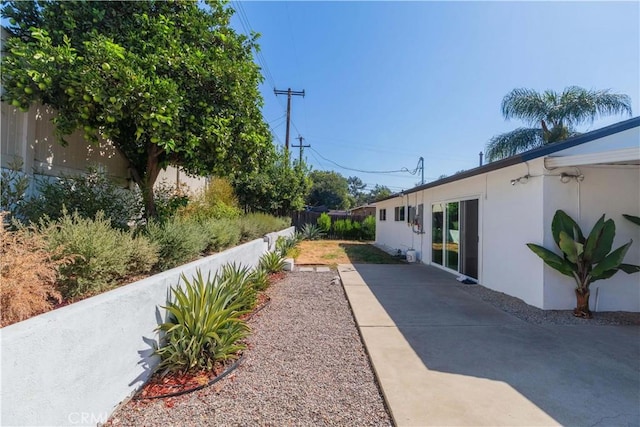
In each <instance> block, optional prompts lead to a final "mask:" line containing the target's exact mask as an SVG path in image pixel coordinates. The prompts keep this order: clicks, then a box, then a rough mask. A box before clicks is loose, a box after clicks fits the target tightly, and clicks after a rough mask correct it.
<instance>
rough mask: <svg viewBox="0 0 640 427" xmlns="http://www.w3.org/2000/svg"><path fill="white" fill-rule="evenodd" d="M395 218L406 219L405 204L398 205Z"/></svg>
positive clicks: (398, 219) (397, 219)
mask: <svg viewBox="0 0 640 427" xmlns="http://www.w3.org/2000/svg"><path fill="white" fill-rule="evenodd" d="M394 219H395V220H396V221H404V206H396V209H395V218H394Z"/></svg>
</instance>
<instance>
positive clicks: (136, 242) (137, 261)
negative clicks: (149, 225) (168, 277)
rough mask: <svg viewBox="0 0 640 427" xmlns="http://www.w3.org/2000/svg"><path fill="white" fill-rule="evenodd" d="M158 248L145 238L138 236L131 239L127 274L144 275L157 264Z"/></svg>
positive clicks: (154, 243)
mask: <svg viewBox="0 0 640 427" xmlns="http://www.w3.org/2000/svg"><path fill="white" fill-rule="evenodd" d="M159 253H160V247H159V246H158V244H157V243H156V242H153V241H151V239H149V238H148V237H147V236H144V235H139V236H136V237H135V238H133V239H131V256H130V258H129V266H128V272H129V273H130V274H136V273H146V272H149V271H151V269H152V268H153V267H154V266H155V265H156V264H157V263H158V260H159V259H160V258H159Z"/></svg>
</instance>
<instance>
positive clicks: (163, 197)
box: [153, 180, 189, 222]
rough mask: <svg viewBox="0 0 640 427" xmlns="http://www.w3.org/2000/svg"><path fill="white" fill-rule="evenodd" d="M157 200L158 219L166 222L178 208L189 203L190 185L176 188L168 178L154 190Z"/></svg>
mask: <svg viewBox="0 0 640 427" xmlns="http://www.w3.org/2000/svg"><path fill="white" fill-rule="evenodd" d="M153 195H154V200H155V202H156V213H157V215H158V216H157V217H156V220H158V221H161V222H164V221H167V220H168V219H169V218H171V217H173V216H174V215H175V214H176V212H177V211H178V209H180V208H183V207H185V206H187V204H189V196H188V187H187V186H186V185H182V186H180V188H176V187H175V186H173V185H171V184H169V183H168V182H167V181H166V180H162V181H161V182H160V183H159V184H156V186H155V188H154V190H153Z"/></svg>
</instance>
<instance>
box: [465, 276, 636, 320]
mask: <svg viewBox="0 0 640 427" xmlns="http://www.w3.org/2000/svg"><path fill="white" fill-rule="evenodd" d="M457 286H458V287H459V288H460V289H462V290H464V291H465V292H468V293H470V294H471V295H474V296H476V297H478V298H480V299H482V300H483V301H485V302H488V303H489V304H491V305H493V306H494V307H497V308H499V309H500V310H503V311H506V312H507V313H509V314H511V315H513V316H516V317H517V318H519V319H522V320H524V321H526V322H529V323H533V324H536V325H640V313H632V312H628V311H602V312H598V313H596V312H594V313H593V319H581V318H578V317H574V316H573V310H541V309H539V308H536V307H533V306H530V305H528V304H526V303H525V302H524V301H522V300H521V299H518V298H515V297H512V296H509V295H507V294H503V293H502V292H497V291H494V290H491V289H488V288H485V287H484V286H482V285H457ZM593 298H594V296H593V295H592V297H591V305H593ZM591 310H593V307H591Z"/></svg>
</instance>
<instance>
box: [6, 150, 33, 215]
mask: <svg viewBox="0 0 640 427" xmlns="http://www.w3.org/2000/svg"><path fill="white" fill-rule="evenodd" d="M7 166H8V167H7V168H6V169H5V168H3V169H2V172H1V176H0V190H1V191H0V211H6V212H9V215H5V216H4V217H3V222H6V223H10V222H11V219H12V218H15V219H18V220H24V219H25V218H24V206H25V203H26V202H27V197H26V196H27V190H28V189H29V186H30V185H31V179H29V177H28V176H27V175H26V174H25V173H24V172H22V166H23V163H22V160H14V161H12V162H11V163H9V164H8V165H7Z"/></svg>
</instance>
